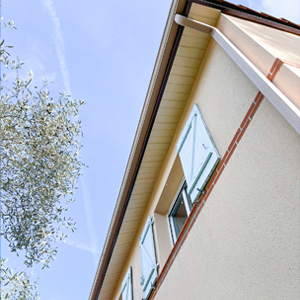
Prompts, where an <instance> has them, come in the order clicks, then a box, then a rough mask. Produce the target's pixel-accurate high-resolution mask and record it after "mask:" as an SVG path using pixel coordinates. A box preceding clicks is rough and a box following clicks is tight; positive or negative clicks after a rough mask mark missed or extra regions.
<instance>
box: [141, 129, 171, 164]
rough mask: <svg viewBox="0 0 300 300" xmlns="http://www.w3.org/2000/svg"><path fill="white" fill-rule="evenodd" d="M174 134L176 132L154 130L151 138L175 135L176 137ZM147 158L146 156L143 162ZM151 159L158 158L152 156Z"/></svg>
mask: <svg viewBox="0 0 300 300" xmlns="http://www.w3.org/2000/svg"><path fill="white" fill-rule="evenodd" d="M153 129H154V128H153ZM174 133H175V130H164V129H158V130H155V129H154V130H152V132H151V136H159V137H161V136H166V137H167V136H168V137H169V136H171V137H173V135H174ZM146 157H147V156H146V155H145V156H144V158H143V160H144V159H145V158H146ZM151 157H153V158H154V157H156V156H153V155H151Z"/></svg>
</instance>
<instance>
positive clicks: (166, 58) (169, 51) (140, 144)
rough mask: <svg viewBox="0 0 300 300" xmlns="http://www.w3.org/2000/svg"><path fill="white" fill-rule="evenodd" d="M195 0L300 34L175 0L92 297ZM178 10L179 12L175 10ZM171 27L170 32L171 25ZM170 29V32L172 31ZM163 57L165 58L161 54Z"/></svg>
mask: <svg viewBox="0 0 300 300" xmlns="http://www.w3.org/2000/svg"><path fill="white" fill-rule="evenodd" d="M193 3H196V4H200V5H204V6H209V7H212V8H215V9H218V10H221V12H223V13H225V14H228V15H231V16H236V17H239V18H242V19H246V20H249V21H253V22H256V23H259V24H263V25H267V26H270V27H273V28H277V29H280V30H284V31H287V32H291V33H295V34H298V35H300V26H299V25H297V24H294V23H291V22H289V21H288V22H286V20H280V19H277V18H274V17H272V16H269V15H266V14H262V13H259V12H256V11H254V10H251V9H249V8H247V7H244V6H238V5H235V4H232V3H229V2H227V1H222V0H177V1H176V0H175V1H173V3H172V7H171V9H170V13H169V16H168V19H167V24H166V29H165V32H164V35H163V38H162V42H161V45H160V48H159V54H158V56H157V59H156V62H155V67H154V70H153V73H152V77H151V80H150V85H149V88H148V91H147V95H146V101H145V103H144V106H143V109H142V113H141V117H140V121H139V124H138V128H137V132H136V135H135V138H134V142H133V146H132V148H131V152H130V155H129V159H128V163H127V166H126V171H125V174H124V178H123V181H122V184H121V188H120V192H119V196H118V199H117V202H116V205H115V209H114V213H113V216H112V219H111V223H110V226H109V230H108V233H107V237H106V240H105V243H104V247H103V250H102V255H101V258H100V262H99V265H98V268H97V271H96V275H95V279H94V282H93V286H92V290H91V293H90V297H89V299H90V300H97V299H98V296H99V294H100V290H101V286H102V284H103V281H104V278H105V274H106V271H107V268H108V265H109V262H110V258H111V255H112V252H113V250H114V246H115V244H116V241H117V238H118V234H119V231H120V228H121V225H122V222H123V218H124V215H125V212H126V208H127V206H128V202H129V199H130V195H131V192H132V189H133V187H134V183H135V180H136V177H137V173H138V170H139V167H140V164H141V162H142V159H143V155H144V152H145V149H146V146H147V143H148V139H149V137H150V133H151V129H152V127H153V124H154V119H155V116H156V113H157V111H158V107H159V104H160V101H161V98H162V95H163V91H164V89H165V86H166V83H167V80H168V76H169V74H170V71H171V67H172V64H173V61H174V58H175V54H176V51H177V48H178V45H179V42H180V38H181V34H182V31H183V27H179V26H178V25H177V24H176V23H175V22H173V17H174V16H175V14H176V13H179V14H181V15H183V16H188V13H189V11H190V8H191V5H192V4H193ZM174 10H175V13H174ZM168 26H169V27H171V29H170V30H169V31H168V30H167V28H168ZM168 32H169V34H168ZM161 55H162V56H163V57H162V58H161V57H160V56H161Z"/></svg>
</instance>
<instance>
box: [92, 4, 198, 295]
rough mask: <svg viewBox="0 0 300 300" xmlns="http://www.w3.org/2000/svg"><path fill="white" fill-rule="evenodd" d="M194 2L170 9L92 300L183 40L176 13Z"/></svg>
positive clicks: (101, 279) (101, 281) (97, 290)
mask: <svg viewBox="0 0 300 300" xmlns="http://www.w3.org/2000/svg"><path fill="white" fill-rule="evenodd" d="M191 4H192V2H189V1H185V0H178V1H173V4H172V7H171V9H170V12H169V16H168V19H167V24H166V29H165V32H164V34H163V38H162V41H161V44H160V48H159V54H158V56H157V59H156V62H155V67H154V70H153V73H152V77H151V80H150V85H149V88H148V91H147V95H146V101H145V103H144V106H143V109H142V113H141V117H140V120H139V124H138V128H137V131H136V135H135V138H134V142H133V145H132V148H131V152H130V155H129V159H128V163H127V166H126V169H125V170H126V171H125V174H124V178H123V181H122V184H121V188H120V192H119V196H118V199H117V203H116V205H115V209H114V213H113V216H112V219H111V223H110V226H109V230H108V234H107V237H106V240H105V243H104V247H103V250H102V255H101V257H100V262H99V265H98V268H97V271H96V276H95V279H94V282H93V286H92V290H91V293H90V297H89V299H90V300H97V299H98V296H99V294H100V290H101V286H102V284H103V281H104V278H105V274H106V271H107V268H108V265H109V262H110V259H111V255H112V252H113V250H114V247H115V244H116V241H117V238H118V234H119V232H120V228H121V225H122V222H123V218H124V215H125V212H126V208H127V206H128V202H129V199H130V195H131V192H132V190H133V187H134V183H135V180H136V177H137V174H138V170H139V167H140V164H141V162H142V159H143V155H144V152H145V149H146V146H147V143H148V140H149V137H150V133H151V129H152V127H153V124H154V119H155V116H156V114H157V110H158V107H159V104H160V100H161V98H162V95H163V91H164V89H165V86H166V83H167V80H168V77H169V74H170V71H171V67H172V64H173V60H174V58H175V54H176V51H177V48H178V45H179V42H180V38H181V35H182V31H183V27H181V26H178V25H177V24H176V23H175V22H173V19H174V16H175V14H177V13H180V14H182V15H184V16H187V15H188V13H189V10H190V6H191ZM168 27H171V28H170V30H168ZM161 55H162V57H161Z"/></svg>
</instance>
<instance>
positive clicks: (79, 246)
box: [66, 239, 100, 257]
mask: <svg viewBox="0 0 300 300" xmlns="http://www.w3.org/2000/svg"><path fill="white" fill-rule="evenodd" d="M66 244H67V245H69V246H72V247H75V248H77V249H81V250H84V251H87V252H89V253H91V254H93V255H97V257H98V255H99V254H100V250H99V249H97V248H95V247H89V246H87V245H83V244H77V243H75V242H72V241H70V239H66Z"/></svg>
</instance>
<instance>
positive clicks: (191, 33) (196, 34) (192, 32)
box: [183, 27, 210, 39]
mask: <svg viewBox="0 0 300 300" xmlns="http://www.w3.org/2000/svg"><path fill="white" fill-rule="evenodd" d="M183 36H193V37H197V38H199V39H209V37H210V35H208V34H207V33H203V32H200V31H197V30H195V29H192V28H189V27H184V30H183Z"/></svg>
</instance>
